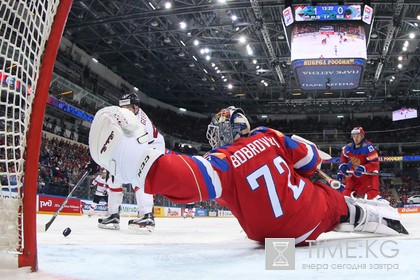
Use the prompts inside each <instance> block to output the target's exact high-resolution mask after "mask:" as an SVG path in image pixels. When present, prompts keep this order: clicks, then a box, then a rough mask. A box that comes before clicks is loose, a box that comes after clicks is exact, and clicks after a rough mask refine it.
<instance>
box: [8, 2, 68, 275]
mask: <svg viewBox="0 0 420 280" xmlns="http://www.w3.org/2000/svg"><path fill="white" fill-rule="evenodd" d="M71 3H72V1H71V0H61V1H60V0H2V1H0V15H1V17H0V36H1V40H0V91H1V99H0V183H1V189H0V253H1V259H0V260H1V261H0V262H1V264H0V265H2V264H3V265H4V264H5V263H9V259H12V261H11V263H13V259H14V260H16V267H17V266H31V267H32V270H33V271H35V270H37V250H36V203H37V202H36V201H37V197H36V192H37V179H38V174H37V170H38V157H39V147H40V138H41V137H40V135H41V131H42V123H43V118H44V112H45V104H46V99H47V96H48V88H49V83H50V80H51V73H52V69H53V67H54V61H55V57H56V54H57V50H58V45H59V42H60V39H61V35H62V31H63V28H64V24H65V21H66V19H67V16H68V13H69V11H70V7H71ZM9 256H12V257H11V258H9ZM6 259H7V262H6V261H4V260H6Z"/></svg>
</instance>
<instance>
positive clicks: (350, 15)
mask: <svg viewBox="0 0 420 280" xmlns="http://www.w3.org/2000/svg"><path fill="white" fill-rule="evenodd" d="M295 19H296V21H324V20H361V19H362V7H361V5H349V6H344V5H341V6H296V7H295Z"/></svg>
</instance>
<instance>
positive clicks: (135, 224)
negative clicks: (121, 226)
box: [128, 213, 155, 234]
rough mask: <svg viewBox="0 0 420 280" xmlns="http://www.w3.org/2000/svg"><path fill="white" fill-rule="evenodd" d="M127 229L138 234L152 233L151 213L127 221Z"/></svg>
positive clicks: (152, 218) (153, 219) (153, 227)
mask: <svg viewBox="0 0 420 280" xmlns="http://www.w3.org/2000/svg"><path fill="white" fill-rule="evenodd" d="M128 227H129V228H130V229H132V230H134V231H136V232H139V233H145V234H148V233H152V232H153V231H154V230H155V218H154V217H153V213H147V214H145V215H144V216H143V217H141V218H138V219H133V220H129V221H128Z"/></svg>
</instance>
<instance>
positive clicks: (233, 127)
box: [206, 106, 251, 149]
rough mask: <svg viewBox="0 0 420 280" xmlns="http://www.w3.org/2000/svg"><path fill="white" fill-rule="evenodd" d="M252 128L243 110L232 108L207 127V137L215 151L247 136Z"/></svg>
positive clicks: (219, 114)
mask: <svg viewBox="0 0 420 280" xmlns="http://www.w3.org/2000/svg"><path fill="white" fill-rule="evenodd" d="M250 130H251V128H250V125H249V122H248V119H247V118H246V117H245V113H244V111H243V110H242V109H240V108H236V107H234V106H230V107H228V108H226V109H222V110H221V111H220V112H218V113H217V114H216V115H215V116H214V117H213V119H212V120H211V123H210V124H209V125H208V127H207V133H206V137H207V139H208V140H209V143H210V145H211V147H212V148H213V149H215V148H217V147H221V146H224V145H228V144H231V143H232V142H233V141H235V140H237V139H239V138H240V137H243V136H247V135H248V134H249V132H250Z"/></svg>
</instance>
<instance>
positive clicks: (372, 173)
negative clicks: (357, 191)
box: [347, 170, 380, 176]
mask: <svg viewBox="0 0 420 280" xmlns="http://www.w3.org/2000/svg"><path fill="white" fill-rule="evenodd" d="M347 173H350V174H354V170H347ZM362 175H374V176H379V175H380V174H379V173H378V172H362Z"/></svg>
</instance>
